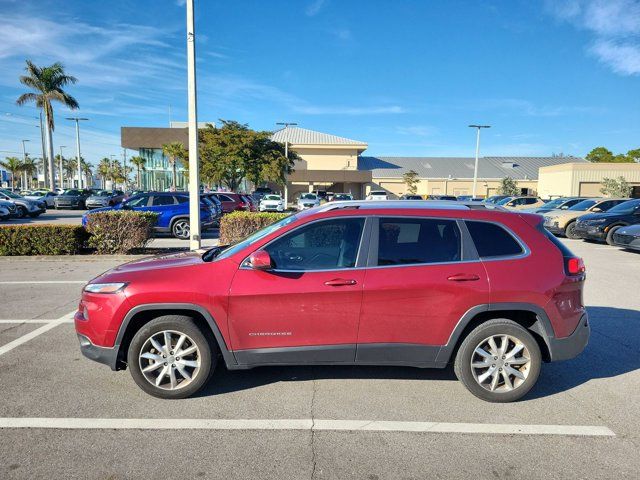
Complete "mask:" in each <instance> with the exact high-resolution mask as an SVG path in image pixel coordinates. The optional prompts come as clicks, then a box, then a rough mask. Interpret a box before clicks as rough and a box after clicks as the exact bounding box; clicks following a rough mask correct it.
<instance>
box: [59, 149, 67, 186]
mask: <svg viewBox="0 0 640 480" xmlns="http://www.w3.org/2000/svg"><path fill="white" fill-rule="evenodd" d="M63 148H67V146H66V145H60V161H59V162H58V172H60V188H64V180H63V179H62V149H63Z"/></svg>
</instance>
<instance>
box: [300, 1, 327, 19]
mask: <svg viewBox="0 0 640 480" xmlns="http://www.w3.org/2000/svg"><path fill="white" fill-rule="evenodd" d="M325 4H326V0H314V1H313V2H311V3H310V4H309V5H308V6H307V8H306V10H305V14H306V15H307V16H308V17H314V16H316V15H317V14H318V13H320V10H322V8H323V7H324V6H325Z"/></svg>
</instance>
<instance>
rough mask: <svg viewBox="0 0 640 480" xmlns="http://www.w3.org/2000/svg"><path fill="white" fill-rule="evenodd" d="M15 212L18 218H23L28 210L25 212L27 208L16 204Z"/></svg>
mask: <svg viewBox="0 0 640 480" xmlns="http://www.w3.org/2000/svg"><path fill="white" fill-rule="evenodd" d="M17 213H18V218H24V217H26V216H27V214H28V213H29V212H27V209H26V208H25V207H23V206H22V205H18V208H17Z"/></svg>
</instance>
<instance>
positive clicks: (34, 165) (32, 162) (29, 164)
mask: <svg viewBox="0 0 640 480" xmlns="http://www.w3.org/2000/svg"><path fill="white" fill-rule="evenodd" d="M21 170H22V171H23V172H24V173H25V174H26V177H27V179H28V181H27V185H26V187H25V188H29V184H31V183H33V176H34V174H36V173H38V162H37V161H36V159H34V158H31V157H29V156H27V157H26V158H25V159H24V160H23V161H22V169H21ZM29 180H30V181H29Z"/></svg>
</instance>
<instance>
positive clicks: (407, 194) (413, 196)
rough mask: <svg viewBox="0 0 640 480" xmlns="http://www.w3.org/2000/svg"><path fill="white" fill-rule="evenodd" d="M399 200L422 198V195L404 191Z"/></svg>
mask: <svg viewBox="0 0 640 480" xmlns="http://www.w3.org/2000/svg"><path fill="white" fill-rule="evenodd" d="M400 200H424V198H422V195H413V194H411V193H405V194H404V195H402V196H401V197H400Z"/></svg>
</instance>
